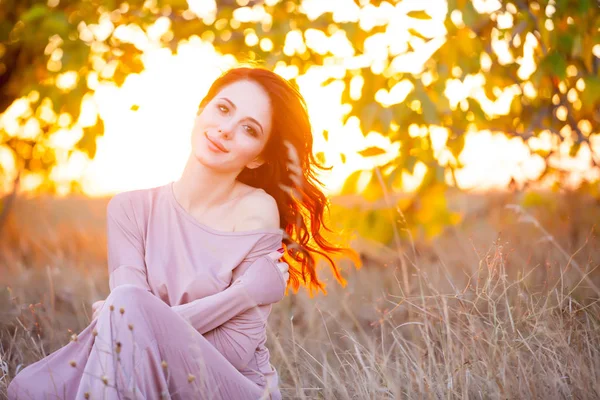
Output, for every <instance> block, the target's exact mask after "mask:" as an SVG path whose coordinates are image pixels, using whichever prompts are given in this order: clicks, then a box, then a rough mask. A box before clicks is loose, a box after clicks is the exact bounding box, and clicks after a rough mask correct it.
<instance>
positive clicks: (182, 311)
mask: <svg viewBox="0 0 600 400" xmlns="http://www.w3.org/2000/svg"><path fill="white" fill-rule="evenodd" d="M279 257H281V254H280V253H279V252H278V251H272V252H270V253H269V254H267V255H264V256H261V257H258V258H257V259H256V260H255V261H254V262H252V264H250V265H249V266H248V267H247V269H246V271H245V272H244V273H243V274H242V276H240V277H239V278H238V279H237V280H235V281H234V282H233V284H232V285H231V286H229V287H228V288H227V289H225V290H223V291H222V292H219V293H216V294H213V295H211V296H206V297H203V298H201V299H196V300H193V301H190V302H188V303H185V304H180V305H176V306H172V307H171V309H172V310H174V311H175V312H177V313H178V314H179V315H181V316H182V317H183V318H184V319H186V320H187V321H188V322H189V323H190V324H191V325H192V326H193V327H194V328H195V329H196V330H197V331H198V332H200V333H202V334H204V333H206V332H208V331H210V330H213V329H215V328H217V327H218V326H220V325H222V324H224V323H226V322H227V321H229V320H230V319H232V318H233V317H235V316H238V315H240V314H242V313H244V312H246V311H248V310H250V309H252V308H254V307H257V306H263V305H269V304H273V303H276V302H278V301H280V300H281V299H282V298H283V297H284V296H285V288H286V286H287V282H286V281H285V278H284V276H283V273H282V272H281V270H280V269H279V267H278V266H277V264H276V260H277V259H278V258H279ZM256 316H257V317H258V320H259V322H265V321H266V316H265V317H262V314H256Z"/></svg>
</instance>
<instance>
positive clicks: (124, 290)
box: [104, 284, 156, 313]
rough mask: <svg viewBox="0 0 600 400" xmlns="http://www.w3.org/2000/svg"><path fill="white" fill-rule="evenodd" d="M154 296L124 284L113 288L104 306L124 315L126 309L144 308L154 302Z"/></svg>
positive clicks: (136, 287) (146, 291) (144, 290)
mask: <svg viewBox="0 0 600 400" xmlns="http://www.w3.org/2000/svg"><path fill="white" fill-rule="evenodd" d="M155 300H156V299H155V298H154V295H153V294H152V293H151V292H149V291H148V290H146V289H143V288H141V287H139V286H135V285H131V284H125V285H120V286H117V287H116V288H114V289H113V290H112V291H111V292H110V294H109V295H108V297H107V298H106V301H105V304H104V305H105V306H108V307H109V309H110V306H113V307H114V308H116V309H117V311H119V312H121V313H124V312H125V311H126V309H127V308H134V309H139V308H144V307H146V306H147V305H148V304H150V303H151V302H153V301H155Z"/></svg>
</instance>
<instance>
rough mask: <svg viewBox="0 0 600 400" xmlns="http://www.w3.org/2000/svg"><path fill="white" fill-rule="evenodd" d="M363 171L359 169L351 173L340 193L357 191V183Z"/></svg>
mask: <svg viewBox="0 0 600 400" xmlns="http://www.w3.org/2000/svg"><path fill="white" fill-rule="evenodd" d="M363 172H364V171H363V170H358V171H354V172H353V173H351V174H350V175H349V176H348V177H347V178H346V180H345V181H344V185H343V186H342V190H341V191H340V194H342V195H344V194H354V193H356V190H357V189H356V185H357V183H358V180H359V179H360V177H361V175H362V173H363Z"/></svg>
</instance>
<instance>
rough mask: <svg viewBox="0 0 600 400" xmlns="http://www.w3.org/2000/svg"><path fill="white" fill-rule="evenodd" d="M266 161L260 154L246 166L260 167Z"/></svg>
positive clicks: (250, 167)
mask: <svg viewBox="0 0 600 400" xmlns="http://www.w3.org/2000/svg"><path fill="white" fill-rule="evenodd" d="M264 163H265V160H264V159H263V158H262V157H261V156H258V157H256V158H255V159H254V160H253V161H251V162H250V163H248V165H246V168H249V169H255V168H258V167H260V166H261V165H263V164H264Z"/></svg>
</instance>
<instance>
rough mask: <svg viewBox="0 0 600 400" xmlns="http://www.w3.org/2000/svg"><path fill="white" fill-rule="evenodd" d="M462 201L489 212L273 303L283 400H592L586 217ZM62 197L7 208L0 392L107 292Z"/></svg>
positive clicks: (97, 251)
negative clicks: (312, 291)
mask: <svg viewBox="0 0 600 400" xmlns="http://www.w3.org/2000/svg"><path fill="white" fill-rule="evenodd" d="M468 199H469V201H470V204H471V205H472V204H474V202H476V201H479V202H483V203H488V204H493V206H489V207H479V210H478V211H472V212H471V213H470V216H468V217H467V218H466V219H465V220H464V222H463V224H462V225H461V226H458V227H454V228H450V229H448V230H447V231H446V232H445V233H444V235H442V236H441V237H439V238H437V239H435V240H433V241H431V242H426V241H422V240H414V241H411V240H406V239H402V240H401V242H400V244H399V247H394V248H392V249H382V248H379V247H376V246H375V245H374V244H372V243H368V242H366V241H364V240H357V241H356V242H355V243H354V245H355V246H356V248H357V249H359V250H360V251H361V253H362V254H363V257H364V260H365V266H364V267H363V268H361V269H360V270H356V269H353V268H352V267H351V266H350V265H348V264H347V263H345V262H344V261H341V263H342V270H343V272H344V276H345V277H346V278H347V280H348V286H347V287H346V288H341V287H340V286H339V285H337V284H336V283H335V279H334V278H333V277H332V276H330V275H329V274H328V272H327V271H326V270H323V271H322V275H323V276H324V277H325V281H326V282H328V283H329V284H328V286H327V290H328V292H329V294H328V295H327V296H322V295H319V296H317V297H316V298H313V299H311V298H309V296H307V295H306V293H305V292H300V293H298V294H296V295H292V296H288V297H286V299H284V301H282V302H281V303H279V304H278V305H277V306H276V307H275V308H274V311H273V314H272V315H271V318H270V321H269V340H268V342H267V345H268V347H269V349H270V352H271V357H272V358H271V362H272V363H273V364H274V366H275V367H276V368H277V370H278V372H279V374H280V377H281V379H282V381H283V383H282V393H283V394H284V397H285V398H298V399H318V398H326V399H333V398H335V399H346V398H353V399H367V398H368V399H384V398H385V399H391V398H393V399H396V398H448V399H450V398H539V399H553V398H577V399H585V398H599V397H600V312H599V311H600V310H599V307H600V305H599V304H598V303H597V300H598V298H599V297H598V291H597V290H596V289H595V288H594V287H595V286H600V282H599V280H598V277H599V276H600V274H598V273H597V272H595V271H594V268H595V267H597V266H598V265H600V246H599V243H598V238H597V237H596V229H597V227H595V226H594V225H593V223H594V221H597V220H599V219H598V218H596V217H597V216H598V214H599V213H600V210H599V209H600V207H598V205H597V204H596V203H595V202H593V201H588V200H584V199H582V198H579V197H575V198H572V197H565V198H562V199H560V201H557V203H556V204H557V206H556V207H557V208H556V209H555V210H553V211H552V212H549V211H548V209H546V208H543V207H542V208H533V209H531V210H527V211H526V212H525V210H523V209H521V208H513V209H510V208H507V207H506V204H508V203H510V202H513V201H516V200H518V199H514V198H510V197H506V196H505V197H502V196H496V197H493V196H491V195H490V196H487V197H481V198H477V197H469V198H468ZM481 199H484V200H481ZM40 201H41V200H40ZM69 201H70V202H71V203H69V205H68V206H66V207H65V206H64V204H63V205H60V204H59V203H56V204H55V205H54V206H52V207H50V208H46V209H45V210H44V211H40V217H41V216H43V217H44V218H43V219H42V218H36V217H35V215H34V210H38V209H40V206H39V203H35V202H31V203H27V204H24V205H22V207H23V208H22V209H20V210H17V213H16V216H19V215H27V217H28V218H31V219H32V223H33V224H29V225H27V224H24V223H20V224H16V223H15V222H14V221H12V223H11V224H12V225H10V226H9V231H8V235H6V236H5V240H4V241H3V242H2V243H3V246H5V247H3V248H2V249H0V262H1V263H2V264H1V265H0V271H1V272H2V274H1V275H0V276H1V279H2V281H0V296H1V298H0V357H1V361H0V377H1V378H0V397H2V396H5V392H6V386H7V385H8V382H9V381H10V379H11V378H12V377H13V376H14V375H15V372H16V371H17V370H18V369H19V368H22V366H23V365H27V364H29V363H31V362H33V361H36V360H38V359H40V358H41V357H43V356H44V355H45V354H49V353H50V352H52V351H54V350H56V349H58V348H59V347H61V346H63V345H64V344H66V343H67V342H68V341H69V339H70V336H71V333H74V332H79V331H80V330H82V329H83V328H84V327H85V326H86V325H87V323H88V321H89V317H90V315H91V309H90V306H91V303H92V302H93V301H95V300H97V299H100V298H104V297H105V296H106V295H107V294H108V284H107V276H106V268H105V259H104V258H103V257H104V254H105V238H104V225H103V220H102V218H103V217H102V215H103V214H102V213H103V211H104V209H103V207H104V205H105V200H84V199H80V200H77V201H75V200H69ZM585 201H587V202H585ZM45 204H46V206H48V204H49V203H45ZM461 204H464V203H461ZM28 207H30V208H28ZM472 208H473V207H472V206H471V209H472ZM67 209H68V211H69V212H68V214H67V213H65V212H66V210H67ZM57 210H62V211H60V212H63V214H58V213H59V211H57ZM74 210H78V211H74ZM90 210H95V212H91V211H90ZM32 215H33V216H32ZM55 215H62V216H63V217H61V218H59V219H56V217H53V216H55ZM77 215H85V217H83V218H77V217H76V216H77ZM52 218H55V219H52ZM68 218H73V219H72V220H69V219H68ZM46 219H47V220H48V221H50V222H47V223H46V224H44V222H43V221H45V220H46ZM20 221H23V220H22V219H21V220H20ZM59 222H60V223H62V225H60V224H59ZM76 222H79V223H78V224H76ZM24 225H27V226H28V228H27V229H25V228H24ZM16 226H19V228H20V230H17V229H15V227H16ZM32 226H33V227H34V228H35V229H34V230H32ZM49 227H50V228H54V230H53V229H49ZM69 227H71V228H69ZM401 229H402V227H401ZM25 232H27V233H25ZM401 263H404V264H405V265H407V266H408V273H409V279H410V283H411V292H410V293H405V292H404V291H403V288H404V285H403V278H402V273H401V268H400V265H401Z"/></svg>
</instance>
